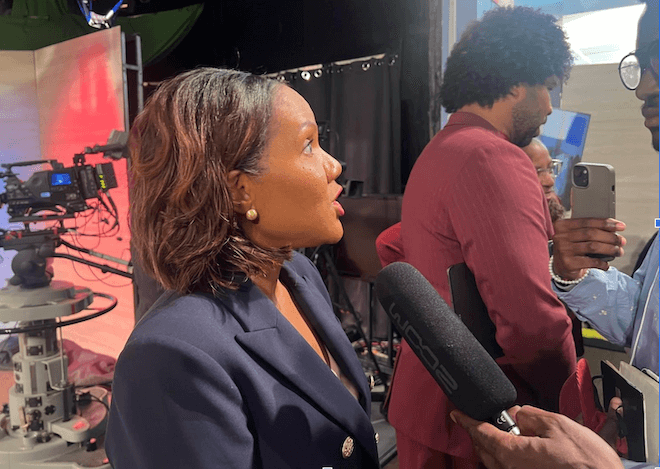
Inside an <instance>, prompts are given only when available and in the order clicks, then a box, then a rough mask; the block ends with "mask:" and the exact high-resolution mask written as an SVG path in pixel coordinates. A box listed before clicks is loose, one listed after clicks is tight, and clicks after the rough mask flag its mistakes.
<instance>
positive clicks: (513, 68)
mask: <svg viewBox="0 0 660 469" xmlns="http://www.w3.org/2000/svg"><path fill="white" fill-rule="evenodd" d="M571 65H572V61H571V56H570V52H569V46H568V44H567V42H566V38H565V35H564V33H563V31H562V30H561V29H560V28H559V27H558V26H557V25H556V24H555V19H554V18H553V17H552V16H550V15H545V14H542V13H539V12H538V11H536V10H533V9H530V8H524V7H517V8H512V9H511V8H497V9H494V10H491V11H490V12H488V13H486V14H485V15H484V17H483V19H482V20H481V21H478V22H475V23H473V24H472V25H470V26H469V27H468V28H467V30H466V31H465V32H464V34H463V35H462V36H461V39H460V41H459V42H458V43H457V44H456V46H455V47H454V49H453V51H452V53H451V55H450V57H449V59H448V60H447V65H446V69H445V73H444V77H443V84H442V87H441V91H440V99H441V102H442V105H443V106H444V107H445V109H446V110H447V112H449V113H453V115H452V116H451V117H450V119H449V121H448V123H447V125H446V126H445V128H444V129H443V130H442V131H441V132H439V133H438V134H437V135H436V136H435V137H434V138H433V139H432V140H431V142H430V143H429V144H428V145H427V147H426V148H425V149H424V151H423V152H422V154H421V155H420V157H419V159H418V160H417V162H416V163H415V166H414V168H413V170H412V172H411V174H410V178H409V180H408V183H407V186H406V191H405V194H404V198H403V208H402V222H401V241H402V247H403V252H405V260H406V262H409V263H410V264H412V265H414V266H415V267H416V268H417V269H418V270H419V271H420V272H421V273H422V274H423V275H424V276H425V277H426V278H427V279H428V280H429V281H430V282H431V284H432V285H433V286H434V287H435V288H436V289H437V290H438V292H439V293H440V294H441V295H442V297H443V298H444V299H445V300H446V301H447V302H449V301H450V294H449V285H448V279H447V268H448V267H449V266H451V265H454V264H458V263H461V262H465V263H466V264H467V265H468V267H469V268H470V269H471V270H472V272H473V273H474V275H475V278H476V281H477V286H478V288H479V291H480V293H481V296H482V297H483V299H484V302H485V304H486V306H487V307H488V311H489V314H490V316H491V319H492V320H493V323H494V324H495V326H496V339H497V341H498V343H499V345H500V347H501V348H502V350H503V351H504V356H503V357H502V358H500V359H498V363H499V364H500V366H501V367H502V368H503V369H504V371H505V373H506V374H507V375H508V376H509V378H510V379H511V381H512V382H513V383H514V385H515V386H516V388H517V390H518V403H528V404H529V403H531V404H534V405H536V406H539V407H542V408H545V409H549V410H556V409H557V407H558V398H559V390H560V389H561V385H562V384H563V383H564V381H565V380H566V378H567V377H568V376H569V375H570V374H571V373H572V372H573V370H574V369H575V346H574V344H573V339H572V337H571V321H570V319H569V318H568V316H567V315H566V311H565V309H564V307H563V306H562V304H561V303H560V302H559V300H558V299H557V296H556V295H555V294H554V293H553V291H552V289H551V286H550V279H549V276H548V261H549V256H548V248H547V245H548V239H549V238H550V237H551V236H552V234H553V229H552V224H551V221H550V214H549V212H548V207H547V204H546V201H545V197H544V194H543V190H542V189H541V187H540V185H539V180H538V177H537V173H536V171H535V169H534V165H533V164H532V162H531V161H530V159H529V158H528V156H527V155H526V154H525V153H524V152H523V151H522V150H521V147H524V146H526V145H528V144H529V143H530V142H531V140H532V138H533V137H535V136H537V135H538V134H539V127H540V126H541V125H542V124H543V123H544V122H545V121H546V118H547V116H548V115H549V114H550V113H551V112H552V107H551V104H550V96H549V91H550V90H552V89H553V88H554V87H555V86H557V85H558V84H559V83H560V82H561V81H563V80H565V79H566V78H567V77H568V73H569V70H570V68H571ZM452 409H453V407H452V405H451V403H450V402H449V401H448V400H447V398H446V396H445V395H444V393H443V392H442V390H441V389H440V387H439V386H438V385H437V384H436V383H435V381H434V380H433V378H432V377H431V375H430V374H429V373H428V372H427V371H426V369H425V368H424V366H423V365H422V364H421V362H420V361H419V360H418V359H417V358H416V357H415V355H414V353H413V352H412V350H411V349H410V347H409V346H408V345H407V344H405V343H404V344H403V346H402V348H401V352H400V357H399V362H398V365H397V372H396V374H395V376H394V380H393V383H392V391H391V397H390V406H389V419H390V421H391V423H392V425H393V426H394V428H395V429H396V431H397V446H398V453H399V464H400V466H401V467H402V468H404V469H418V468H426V467H429V468H430V467H433V468H444V467H448V468H461V469H462V468H474V467H478V462H477V461H478V459H477V458H476V456H475V454H474V453H473V450H472V444H471V441H470V438H469V436H468V434H467V433H466V432H465V430H464V429H463V428H461V427H460V426H458V425H456V424H455V423H454V422H453V421H452V420H451V419H450V417H449V413H450V411H451V410H452Z"/></svg>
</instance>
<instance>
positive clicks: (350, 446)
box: [341, 436, 355, 459]
mask: <svg viewBox="0 0 660 469" xmlns="http://www.w3.org/2000/svg"><path fill="white" fill-rule="evenodd" d="M354 449H355V442H354V441H353V438H351V437H350V436H347V437H346V439H345V440H344V444H343V445H341V455H342V456H343V458H344V459H348V458H350V457H351V455H352V454H353V450H354Z"/></svg>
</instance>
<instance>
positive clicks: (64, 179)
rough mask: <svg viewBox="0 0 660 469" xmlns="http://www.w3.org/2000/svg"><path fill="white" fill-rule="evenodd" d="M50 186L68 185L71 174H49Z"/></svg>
mask: <svg viewBox="0 0 660 469" xmlns="http://www.w3.org/2000/svg"><path fill="white" fill-rule="evenodd" d="M50 185H51V186H70V185H71V175H70V174H69V173H53V174H51V176H50Z"/></svg>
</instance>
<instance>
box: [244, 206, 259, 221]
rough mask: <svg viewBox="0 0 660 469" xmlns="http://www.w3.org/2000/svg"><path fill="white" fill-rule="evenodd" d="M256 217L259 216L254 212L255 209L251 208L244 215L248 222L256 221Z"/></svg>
mask: <svg viewBox="0 0 660 469" xmlns="http://www.w3.org/2000/svg"><path fill="white" fill-rule="evenodd" d="M258 216H259V214H258V213H257V211H256V210H255V209H253V208H251V209H250V210H248V211H247V212H246V213H245V218H247V219H248V220H250V221H254V220H256V219H257V217H258Z"/></svg>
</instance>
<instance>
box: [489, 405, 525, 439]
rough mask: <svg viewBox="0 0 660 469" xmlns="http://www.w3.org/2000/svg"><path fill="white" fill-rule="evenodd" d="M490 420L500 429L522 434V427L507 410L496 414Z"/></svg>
mask: <svg viewBox="0 0 660 469" xmlns="http://www.w3.org/2000/svg"><path fill="white" fill-rule="evenodd" d="M490 420H491V423H492V424H493V425H495V426H496V427H497V428H499V429H500V430H502V431H505V432H509V433H513V434H514V435H518V436H520V428H518V425H516V422H515V421H514V420H513V418H511V416H510V415H509V413H508V412H507V411H506V410H503V411H502V412H499V413H498V414H496V415H494V416H493V417H492V418H491V419H490Z"/></svg>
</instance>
